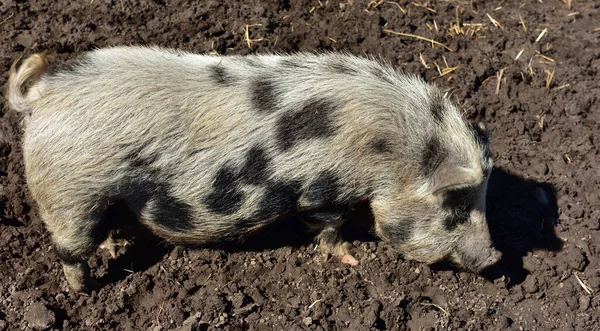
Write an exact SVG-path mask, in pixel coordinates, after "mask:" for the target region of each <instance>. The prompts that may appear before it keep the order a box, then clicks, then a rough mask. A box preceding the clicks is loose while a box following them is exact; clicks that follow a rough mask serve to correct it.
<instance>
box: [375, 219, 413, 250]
mask: <svg viewBox="0 0 600 331" xmlns="http://www.w3.org/2000/svg"><path fill="white" fill-rule="evenodd" d="M414 223H415V220H414V219H411V218H406V219H401V220H399V221H396V222H387V223H382V224H381V232H382V233H383V234H384V235H385V236H386V237H387V238H389V239H390V241H391V242H393V243H396V244H400V243H403V242H405V241H406V240H408V239H409V238H410V237H411V236H412V232H413V224H414Z"/></svg>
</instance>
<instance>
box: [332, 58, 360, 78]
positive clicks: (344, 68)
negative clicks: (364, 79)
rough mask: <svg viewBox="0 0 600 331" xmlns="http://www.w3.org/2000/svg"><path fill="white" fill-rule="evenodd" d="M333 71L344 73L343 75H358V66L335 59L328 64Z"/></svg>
mask: <svg viewBox="0 0 600 331" xmlns="http://www.w3.org/2000/svg"><path fill="white" fill-rule="evenodd" d="M328 67H329V68H330V69H331V71H332V72H333V73H336V74H342V75H356V74H357V73H358V70H356V68H354V67H352V66H350V65H349V64H348V63H344V62H340V61H335V62H332V63H330V64H329V65H328Z"/></svg>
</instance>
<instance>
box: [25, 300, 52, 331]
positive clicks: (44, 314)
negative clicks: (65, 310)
mask: <svg viewBox="0 0 600 331" xmlns="http://www.w3.org/2000/svg"><path fill="white" fill-rule="evenodd" d="M25 320H26V321H27V323H28V324H29V327H31V328H32V329H36V330H46V329H48V328H50V327H51V326H52V325H53V324H54V322H56V317H55V316H54V312H53V311H52V310H50V309H48V308H47V307H46V306H45V305H44V304H43V303H41V302H36V303H34V304H32V305H31V306H29V308H27V311H26V312H25Z"/></svg>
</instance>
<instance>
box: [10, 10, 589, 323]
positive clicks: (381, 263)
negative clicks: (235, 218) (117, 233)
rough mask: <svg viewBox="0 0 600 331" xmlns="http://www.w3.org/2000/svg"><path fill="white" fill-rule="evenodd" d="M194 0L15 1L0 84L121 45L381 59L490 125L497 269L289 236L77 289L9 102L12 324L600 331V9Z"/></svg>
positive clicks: (146, 247) (100, 273)
mask: <svg viewBox="0 0 600 331" xmlns="http://www.w3.org/2000/svg"><path fill="white" fill-rule="evenodd" d="M565 1H566V0H565ZM542 2H543V3H542ZM566 2H570V1H566ZM190 3H192V4H190ZM194 3H195V2H192V1H183V0H173V1H163V0H153V1H150V0H112V1H109V0H95V1H44V0H35V1H34V0H29V1H28V0H16V1H8V0H7V1H2V3H1V4H0V45H1V46H0V65H1V66H2V70H1V71H2V78H1V79H2V85H3V86H5V83H6V79H7V72H8V68H9V66H10V64H11V63H12V62H13V61H14V60H15V59H17V58H18V57H19V56H21V55H28V54H31V53H33V52H38V51H43V52H46V53H47V54H48V55H49V58H50V61H51V62H52V63H53V64H60V63H63V62H64V61H66V60H67V59H69V58H72V57H74V56H76V55H77V54H80V53H82V52H84V51H86V50H89V49H92V48H94V47H98V46H99V47H102V46H107V45H123V44H155V45H161V46H168V47H175V48H180V49H186V50H191V51H194V52H199V53H209V52H218V53H220V54H248V53H260V52H273V51H277V52H293V51H337V50H340V51H342V50H343V51H346V52H350V53H354V54H361V55H364V54H369V55H375V56H381V57H382V58H384V59H386V60H387V61H389V62H390V63H392V64H393V65H394V66H396V67H399V68H402V69H404V70H405V71H407V72H411V73H415V74H418V75H422V76H424V77H425V78H426V79H427V80H429V81H431V82H433V83H436V84H438V85H439V86H441V87H442V88H444V89H448V91H450V92H451V93H452V94H453V98H455V99H456V100H457V102H458V103H459V104H460V105H461V106H462V108H463V109H464V110H465V111H466V113H467V114H468V116H469V118H470V119H471V120H482V121H484V122H485V123H486V124H487V126H488V127H489V129H490V131H491V135H492V138H491V142H492V147H493V149H494V156H495V163H496V166H497V168H496V169H495V171H494V173H493V175H492V177H491V183H490V192H489V199H488V219H489V222H490V227H491V231H492V235H493V239H494V241H495V243H496V245H497V247H499V249H500V250H501V251H503V253H504V257H503V259H502V260H501V262H500V263H499V265H498V266H497V267H495V268H493V269H491V270H489V271H487V272H486V273H485V274H484V275H482V276H477V275H473V274H469V273H465V272H460V271H457V270H452V269H451V268H449V267H448V266H444V265H438V266H433V267H428V266H426V265H423V264H419V263H414V262H410V261H406V260H404V259H403V258H402V257H401V256H400V255H399V254H398V252H397V251H396V250H395V249H394V248H393V246H391V245H390V244H389V243H383V242H378V241H376V240H375V239H374V238H370V237H369V236H366V235H362V236H361V235H360V233H366V230H365V229H364V227H363V228H361V227H360V225H355V226H350V227H348V229H346V230H347V232H348V234H349V236H350V238H352V239H353V240H354V246H355V247H354V254H355V256H356V257H357V258H358V259H359V260H360V264H359V265H358V266H357V267H349V266H342V265H340V264H338V263H335V262H323V261H322V260H321V258H320V255H319V254H318V253H317V252H316V251H315V249H314V245H313V244H311V242H310V238H306V237H305V236H304V235H302V231H301V228H300V227H299V226H296V225H294V224H295V223H286V224H285V226H281V227H280V228H279V229H276V228H275V229H271V230H270V231H269V232H268V233H266V234H263V235H262V237H259V238H257V239H256V240H251V241H250V243H249V244H247V245H245V246H243V247H231V248H227V249H223V248H203V249H190V248H184V247H179V246H177V247H173V246H167V245H164V244H161V243H160V242H156V241H153V240H150V239H148V240H147V239H143V240H142V239H139V240H136V243H135V246H134V247H133V248H132V249H131V250H130V251H129V252H127V253H126V254H124V255H122V256H120V257H119V259H117V260H110V259H109V258H108V257H109V255H108V253H107V252H99V253H98V255H97V256H95V257H93V258H92V259H90V265H91V266H92V268H93V270H94V276H95V277H96V278H98V279H100V283H101V284H102V286H101V288H100V289H99V290H98V291H95V292H93V293H92V294H91V295H89V296H86V295H81V294H76V293H73V292H71V291H69V290H68V288H67V285H66V281H65V280H64V277H63V275H62V270H61V268H60V263H59V262H58V259H57V257H56V256H55V255H54V253H53V252H52V250H51V249H50V242H49V237H48V233H47V232H46V231H45V230H44V227H43V224H42V222H41V220H40V218H39V216H38V215H37V214H36V212H35V208H34V204H33V201H32V200H31V198H30V196H29V195H28V192H27V189H26V187H25V183H24V179H23V178H24V177H23V163H22V155H21V149H20V136H21V133H20V132H21V131H20V129H19V118H18V116H17V115H16V114H14V113H13V112H11V111H8V109H6V107H5V106H2V108H1V110H0V215H1V220H0V259H1V261H2V264H1V265H0V282H1V287H0V330H4V329H9V330H22V329H25V328H27V327H33V328H38V329H44V328H52V329H70V330H80V329H94V330H95V329H118V330H122V329H123V330H133V329H136V330H137V329H150V330H168V329H173V328H178V327H182V328H183V329H185V330H204V329H209V330H216V329H224V330H241V329H251V330H273V329H277V330H281V329H286V330H296V329H311V330H338V329H352V330H366V329H390V330H408V329H411V330H413V329H414V330H420V329H426V330H433V329H437V330H443V329H471V330H491V329H514V330H517V329H520V330H533V329H539V330H551V329H559V330H572V329H579V330H592V329H596V330H598V329H600V296H599V295H598V290H599V289H600V271H599V270H600V232H599V230H600V225H599V219H600V199H599V192H600V185H599V178H600V177H599V176H598V173H599V169H600V167H599V166H598V164H600V153H599V149H600V146H599V144H600V138H598V137H597V133H598V128H599V123H600V111H599V109H598V106H597V102H598V99H599V97H600V84H599V83H598V81H599V80H598V77H599V76H598V75H600V72H599V69H600V31H599V30H598V28H600V22H599V21H598V20H597V18H598V17H600V3H598V2H594V1H588V2H581V1H573V8H570V9H569V8H568V6H567V4H566V3H564V2H561V1H558V0H544V1H527V2H519V1H513V0H510V1H487V2H484V3H486V4H477V5H476V3H479V2H477V1H453V0H450V1H431V2H427V3H426V4H427V7H429V8H426V7H424V6H420V2H418V1H416V2H413V1H406V0H402V1H400V2H399V3H394V2H388V1H372V2H371V3H369V4H368V1H366V0H365V1H359V0H355V1H351V0H350V1H347V2H344V3H343V4H339V3H338V2H336V1H325V0H323V1H320V2H317V1H269V2H260V1H253V2H252V3H251V2H249V1H246V2H245V4H242V3H241V2H240V3H238V2H236V3H235V4H224V3H226V1H198V2H197V3H198V4H194ZM492 19H493V20H495V21H497V22H498V26H496V25H495V24H494V23H493V21H492ZM521 19H522V23H520V21H521ZM457 23H458V25H457ZM246 24H247V26H246ZM246 28H247V31H248V36H249V38H250V41H248V39H247V38H245V30H246ZM384 30H392V31H398V32H403V33H410V34H414V35H419V36H424V37H427V38H432V39H435V40H436V41H438V42H440V43H443V44H444V45H446V46H447V47H449V48H450V49H452V51H449V50H448V49H445V48H443V47H441V46H434V47H432V44H431V43H429V42H426V41H421V40H417V39H415V38H412V37H406V36H399V35H393V34H391V33H389V32H385V31H384ZM519 54H520V56H518V55H519ZM517 57H518V59H517ZM437 65H439V68H440V69H439V71H438V69H437V68H436V66H437ZM456 66H460V67H459V68H457V69H456V70H454V71H452V70H451V69H447V68H453V67H456ZM440 73H441V74H442V77H440ZM549 75H552V79H548V76H549ZM355 218H356V219H362V220H365V219H368V216H364V215H357V217H355ZM290 222H291V221H290ZM289 224H292V225H293V226H288V225H289ZM586 287H587V289H586Z"/></svg>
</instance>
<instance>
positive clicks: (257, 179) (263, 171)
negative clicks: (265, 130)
mask: <svg viewBox="0 0 600 331" xmlns="http://www.w3.org/2000/svg"><path fill="white" fill-rule="evenodd" d="M270 173H271V171H270V168H269V158H268V157H267V154H266V152H265V150H264V149H262V148H260V147H258V146H254V147H252V148H251V149H250V150H249V151H248V152H247V153H246V161H245V163H244V165H243V166H242V170H241V172H240V175H239V176H240V179H241V180H242V181H244V182H245V183H247V184H254V185H259V184H262V183H264V182H266V181H267V180H268V179H269V176H270Z"/></svg>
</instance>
